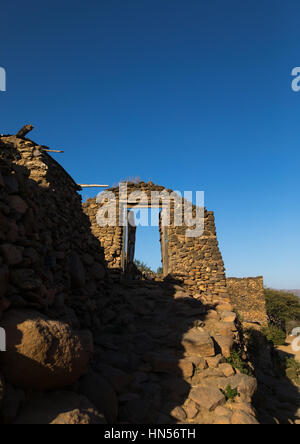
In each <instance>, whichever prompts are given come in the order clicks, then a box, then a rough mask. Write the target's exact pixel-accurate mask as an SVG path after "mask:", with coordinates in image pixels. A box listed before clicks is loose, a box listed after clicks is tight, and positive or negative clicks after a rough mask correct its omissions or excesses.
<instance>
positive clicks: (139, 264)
mask: <svg viewBox="0 0 300 444" xmlns="http://www.w3.org/2000/svg"><path fill="white" fill-rule="evenodd" d="M134 264H135V266H136V267H137V268H138V269H139V270H140V271H141V272H142V273H153V271H152V270H151V268H150V267H149V266H148V265H147V264H145V262H143V261H140V260H138V259H136V260H135V261H134Z"/></svg>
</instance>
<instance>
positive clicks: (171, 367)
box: [151, 354, 194, 378]
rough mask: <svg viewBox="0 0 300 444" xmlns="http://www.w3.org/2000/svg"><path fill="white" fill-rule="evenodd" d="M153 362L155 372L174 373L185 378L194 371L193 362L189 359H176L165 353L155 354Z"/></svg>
mask: <svg viewBox="0 0 300 444" xmlns="http://www.w3.org/2000/svg"><path fill="white" fill-rule="evenodd" d="M151 364H152V368H153V371H154V372H155V373H171V374H172V373H173V374H177V375H179V376H182V377H183V378H189V377H191V376H192V375H193V373H194V366H193V363H192V362H191V361H189V360H187V359H176V358H172V357H168V356H164V355H163V354H161V355H159V354H155V355H153V358H152V360H151Z"/></svg>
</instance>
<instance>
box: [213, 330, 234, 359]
mask: <svg viewBox="0 0 300 444" xmlns="http://www.w3.org/2000/svg"><path fill="white" fill-rule="evenodd" d="M214 339H215V341H216V343H217V344H218V346H219V347H220V350H221V352H222V355H223V356H225V358H229V357H230V355H231V350H232V347H233V344H234V340H233V338H231V337H228V336H219V335H218V336H215V337H214Z"/></svg>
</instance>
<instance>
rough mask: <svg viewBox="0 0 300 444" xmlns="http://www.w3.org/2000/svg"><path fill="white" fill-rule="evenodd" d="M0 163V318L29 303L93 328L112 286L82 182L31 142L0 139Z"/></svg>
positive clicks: (30, 306)
mask: <svg viewBox="0 0 300 444" xmlns="http://www.w3.org/2000/svg"><path fill="white" fill-rule="evenodd" d="M0 162H1V163H0V316H1V312H2V311H3V310H5V309H6V308H8V307H10V308H14V307H23V308H34V309H36V310H39V311H41V312H43V313H47V314H50V315H53V316H54V317H55V318H68V317H70V318H71V319H73V321H74V323H75V324H79V326H80V327H83V328H94V327H95V328H96V327H97V325H98V324H99V321H98V318H97V310H98V305H99V300H100V299H101V297H102V296H104V295H105V293H106V292H107V291H108V290H109V284H108V276H107V271H106V266H105V260H104V254H103V249H102V248H101V247H100V245H99V242H98V240H97V239H96V238H95V237H94V236H93V235H92V233H91V230H90V222H89V220H88V218H87V217H86V216H85V215H84V213H83V212H82V206H81V196H80V195H79V193H78V190H79V187H78V186H77V185H76V183H75V182H74V181H73V179H72V178H71V177H70V176H69V175H68V174H67V173H66V172H65V171H64V169H63V168H62V167H61V166H60V165H59V164H58V163H57V162H56V161H55V160H54V159H53V158H51V157H50V156H49V155H48V154H47V153H46V152H44V151H43V150H42V149H40V148H39V146H38V145H37V144H35V143H34V142H32V141H30V140H28V139H22V138H17V137H15V136H7V137H1V138H0ZM89 307H90V309H89Z"/></svg>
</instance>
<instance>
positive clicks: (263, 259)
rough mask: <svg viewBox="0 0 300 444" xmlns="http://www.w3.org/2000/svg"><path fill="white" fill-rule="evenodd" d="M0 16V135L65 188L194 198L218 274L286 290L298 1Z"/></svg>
mask: <svg viewBox="0 0 300 444" xmlns="http://www.w3.org/2000/svg"><path fill="white" fill-rule="evenodd" d="M0 13H1V27H0V37H1V38H0V66H2V67H4V68H5V69H6V70H7V81H8V84H7V87H8V90H7V92H6V93H0V122H1V128H0V132H3V133H14V132H15V131H16V130H17V129H19V127H21V126H22V125H23V124H24V123H33V124H34V125H35V126H36V131H35V133H33V134H32V137H33V138H34V139H36V140H37V141H38V142H40V143H43V144H46V145H51V146H52V147H53V148H60V149H64V150H65V151H66V153H65V154H64V155H62V156H60V157H58V156H57V158H58V160H59V161H60V162H61V163H62V164H63V166H64V167H65V168H66V169H67V170H68V171H69V172H70V173H71V174H72V175H73V176H74V178H75V179H76V180H77V181H78V182H87V183H93V182H100V183H108V184H113V183H114V182H117V181H118V180H120V179H121V178H126V177H128V176H140V177H141V178H142V179H143V180H146V181H147V180H149V179H152V180H153V181H154V182H155V183H159V184H162V185H166V186H167V187H170V188H173V189H177V190H181V191H184V190H204V191H205V193H206V205H207V207H208V209H209V210H214V211H215V215H216V223H217V230H218V235H219V240H220V247H221V250H222V254H223V257H224V261H225V264H226V268H227V273H228V275H231V276H251V275H261V274H263V275H264V277H265V282H266V284H267V285H269V286H273V287H277V288H300V273H299V270H300V259H299V251H300V234H299V233H300V230H299V217H300V203H299V161H300V154H299V153H300V126H299V121H300V93H295V92H293V91H292V90H291V80H292V79H291V75H290V74H291V70H292V68H293V67H295V66H300V51H299V41H300V27H299V16H300V3H299V1H296V0H286V1H283V0H248V1H240V0H226V1H225V0H209V1H208V0H205V1H204V0H203V1H202V0H97V1H96V0H87V1H85V2H83V1H78V0H72V1H71V0H64V1H57V0H52V1H51V2H49V1H47V0H46V1H43V2H40V1H36V0H27V1H26V2H24V1H20V0H19V1H10V2H8V1H7V0H3V1H2V3H1V11H0ZM150 234H151V233H150ZM149 236H150V235H149ZM149 236H145V237H144V241H143V247H147V248H144V250H145V249H146V250H147V251H148V252H150V251H151V247H152V244H153V241H152V240H151V239H150V237H149ZM158 253H159V250H158V248H157V250H156V253H155V254H154V253H152V254H150V253H149V255H148V257H146V258H145V259H146V260H147V261H148V262H149V263H150V264H151V265H152V266H156V265H159V259H158Z"/></svg>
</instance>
